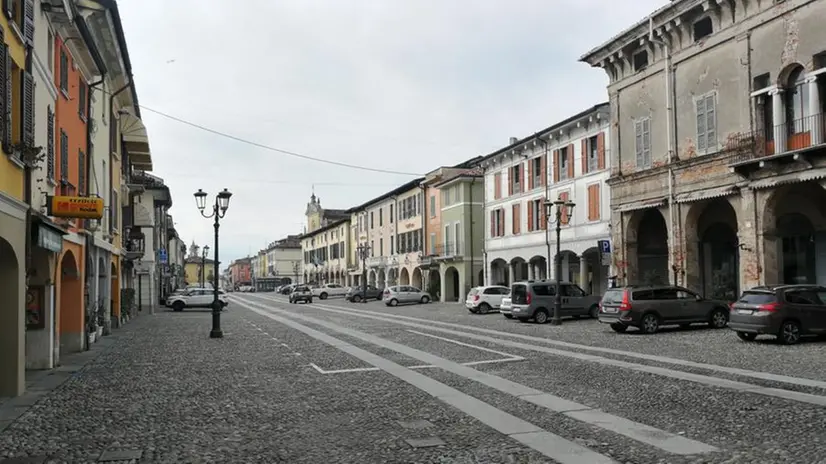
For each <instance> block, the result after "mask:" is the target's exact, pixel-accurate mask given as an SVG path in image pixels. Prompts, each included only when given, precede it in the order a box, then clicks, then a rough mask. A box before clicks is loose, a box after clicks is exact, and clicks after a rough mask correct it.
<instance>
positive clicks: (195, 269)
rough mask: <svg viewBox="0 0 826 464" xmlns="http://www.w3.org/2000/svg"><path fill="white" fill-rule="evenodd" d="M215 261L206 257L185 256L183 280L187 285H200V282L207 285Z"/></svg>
mask: <svg viewBox="0 0 826 464" xmlns="http://www.w3.org/2000/svg"><path fill="white" fill-rule="evenodd" d="M214 265H215V261H213V260H211V259H209V258H206V259H203V260H202V259H201V258H197V257H195V258H192V257H190V258H187V259H186V263H185V264H184V281H185V282H186V285H187V287H200V286H201V284H202V283H204V284H207V285H206V286H207V287H209V286H210V285H211V283H212V279H213V277H214V267H213V266H214Z"/></svg>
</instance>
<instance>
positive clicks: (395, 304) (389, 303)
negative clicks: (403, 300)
mask: <svg viewBox="0 0 826 464" xmlns="http://www.w3.org/2000/svg"><path fill="white" fill-rule="evenodd" d="M398 305H399V300H397V299H395V298H393V299H392V300H390V301H388V302H387V306H398Z"/></svg>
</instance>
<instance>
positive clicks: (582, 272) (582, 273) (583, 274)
mask: <svg viewBox="0 0 826 464" xmlns="http://www.w3.org/2000/svg"><path fill="white" fill-rule="evenodd" d="M579 286H580V287H582V289H583V290H585V291H586V292H588V293H589V294H590V293H593V290H591V288H590V287H589V286H588V258H587V257H585V255H582V256H580V257H579Z"/></svg>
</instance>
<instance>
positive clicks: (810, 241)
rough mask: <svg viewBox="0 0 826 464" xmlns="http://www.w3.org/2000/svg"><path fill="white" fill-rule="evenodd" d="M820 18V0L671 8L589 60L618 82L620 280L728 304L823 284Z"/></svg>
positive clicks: (825, 197) (615, 138)
mask: <svg viewBox="0 0 826 464" xmlns="http://www.w3.org/2000/svg"><path fill="white" fill-rule="evenodd" d="M824 17H826V1H824V0H786V1H784V2H782V3H781V2H768V1H757V0H739V1H736V2H707V1H700V0H675V1H672V2H670V3H669V4H668V5H666V6H664V7H663V8H661V9H659V10H658V11H656V12H654V13H653V14H651V15H650V16H649V17H647V18H644V19H643V20H642V21H640V22H639V23H637V24H635V25H633V26H631V27H630V28H629V29H627V30H625V31H622V32H621V33H620V34H618V35H617V36H615V37H614V38H613V39H611V40H610V41H609V42H607V43H605V44H603V45H600V46H599V47H597V48H596V49H594V50H592V51H590V52H588V53H587V54H586V55H585V56H583V57H582V60H583V61H586V62H588V63H589V64H591V65H592V66H596V67H601V68H603V70H605V72H606V73H607V74H608V76H609V79H610V84H609V86H608V93H609V97H610V103H611V107H612V114H611V119H612V121H611V127H612V131H611V137H610V147H611V149H610V153H611V162H610V166H611V171H612V172H611V179H610V180H609V184H610V185H611V191H612V198H611V203H612V237H613V244H614V248H613V252H614V256H613V260H614V264H615V265H616V266H617V268H618V275H619V277H620V280H621V281H626V282H646V281H647V282H653V281H663V282H665V281H671V282H677V283H679V284H681V285H685V286H687V287H689V288H691V289H693V290H696V291H699V292H700V293H702V294H704V295H706V296H709V297H720V298H728V299H731V298H735V297H736V295H737V294H738V292H739V291H741V290H743V289H745V288H747V287H751V286H754V285H758V284H764V283H814V282H818V283H821V284H824V283H826V211H824V208H823V205H824V204H826V190H824V185H826V181H824V179H826V160H824V159H823V158H822V155H823V154H824V144H823V142H824V138H823V136H824V119H823V113H824V108H825V107H826V105H824V102H825V101H826V99H824V97H823V96H824V95H826V88H824V80H826V74H824V73H826V29H824V28H823V19H822V18H824ZM667 64H668V65H669V66H667ZM672 109H673V110H672ZM614 128H615V129H616V130H613V129H614Z"/></svg>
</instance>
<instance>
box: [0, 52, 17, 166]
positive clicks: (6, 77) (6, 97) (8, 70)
mask: <svg viewBox="0 0 826 464" xmlns="http://www.w3.org/2000/svg"><path fill="white" fill-rule="evenodd" d="M3 49H4V53H3V54H4V55H5V56H4V57H3V58H4V59H3V62H2V63H0V67H2V68H3V76H2V77H1V78H0V85H3V86H4V87H3V91H2V93H3V101H4V102H5V104H4V106H3V151H5V152H6V153H8V154H12V153H13V152H14V149H13V148H12V107H13V106H14V103H13V102H14V99H13V98H12V60H11V53H9V46H8V45H3Z"/></svg>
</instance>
